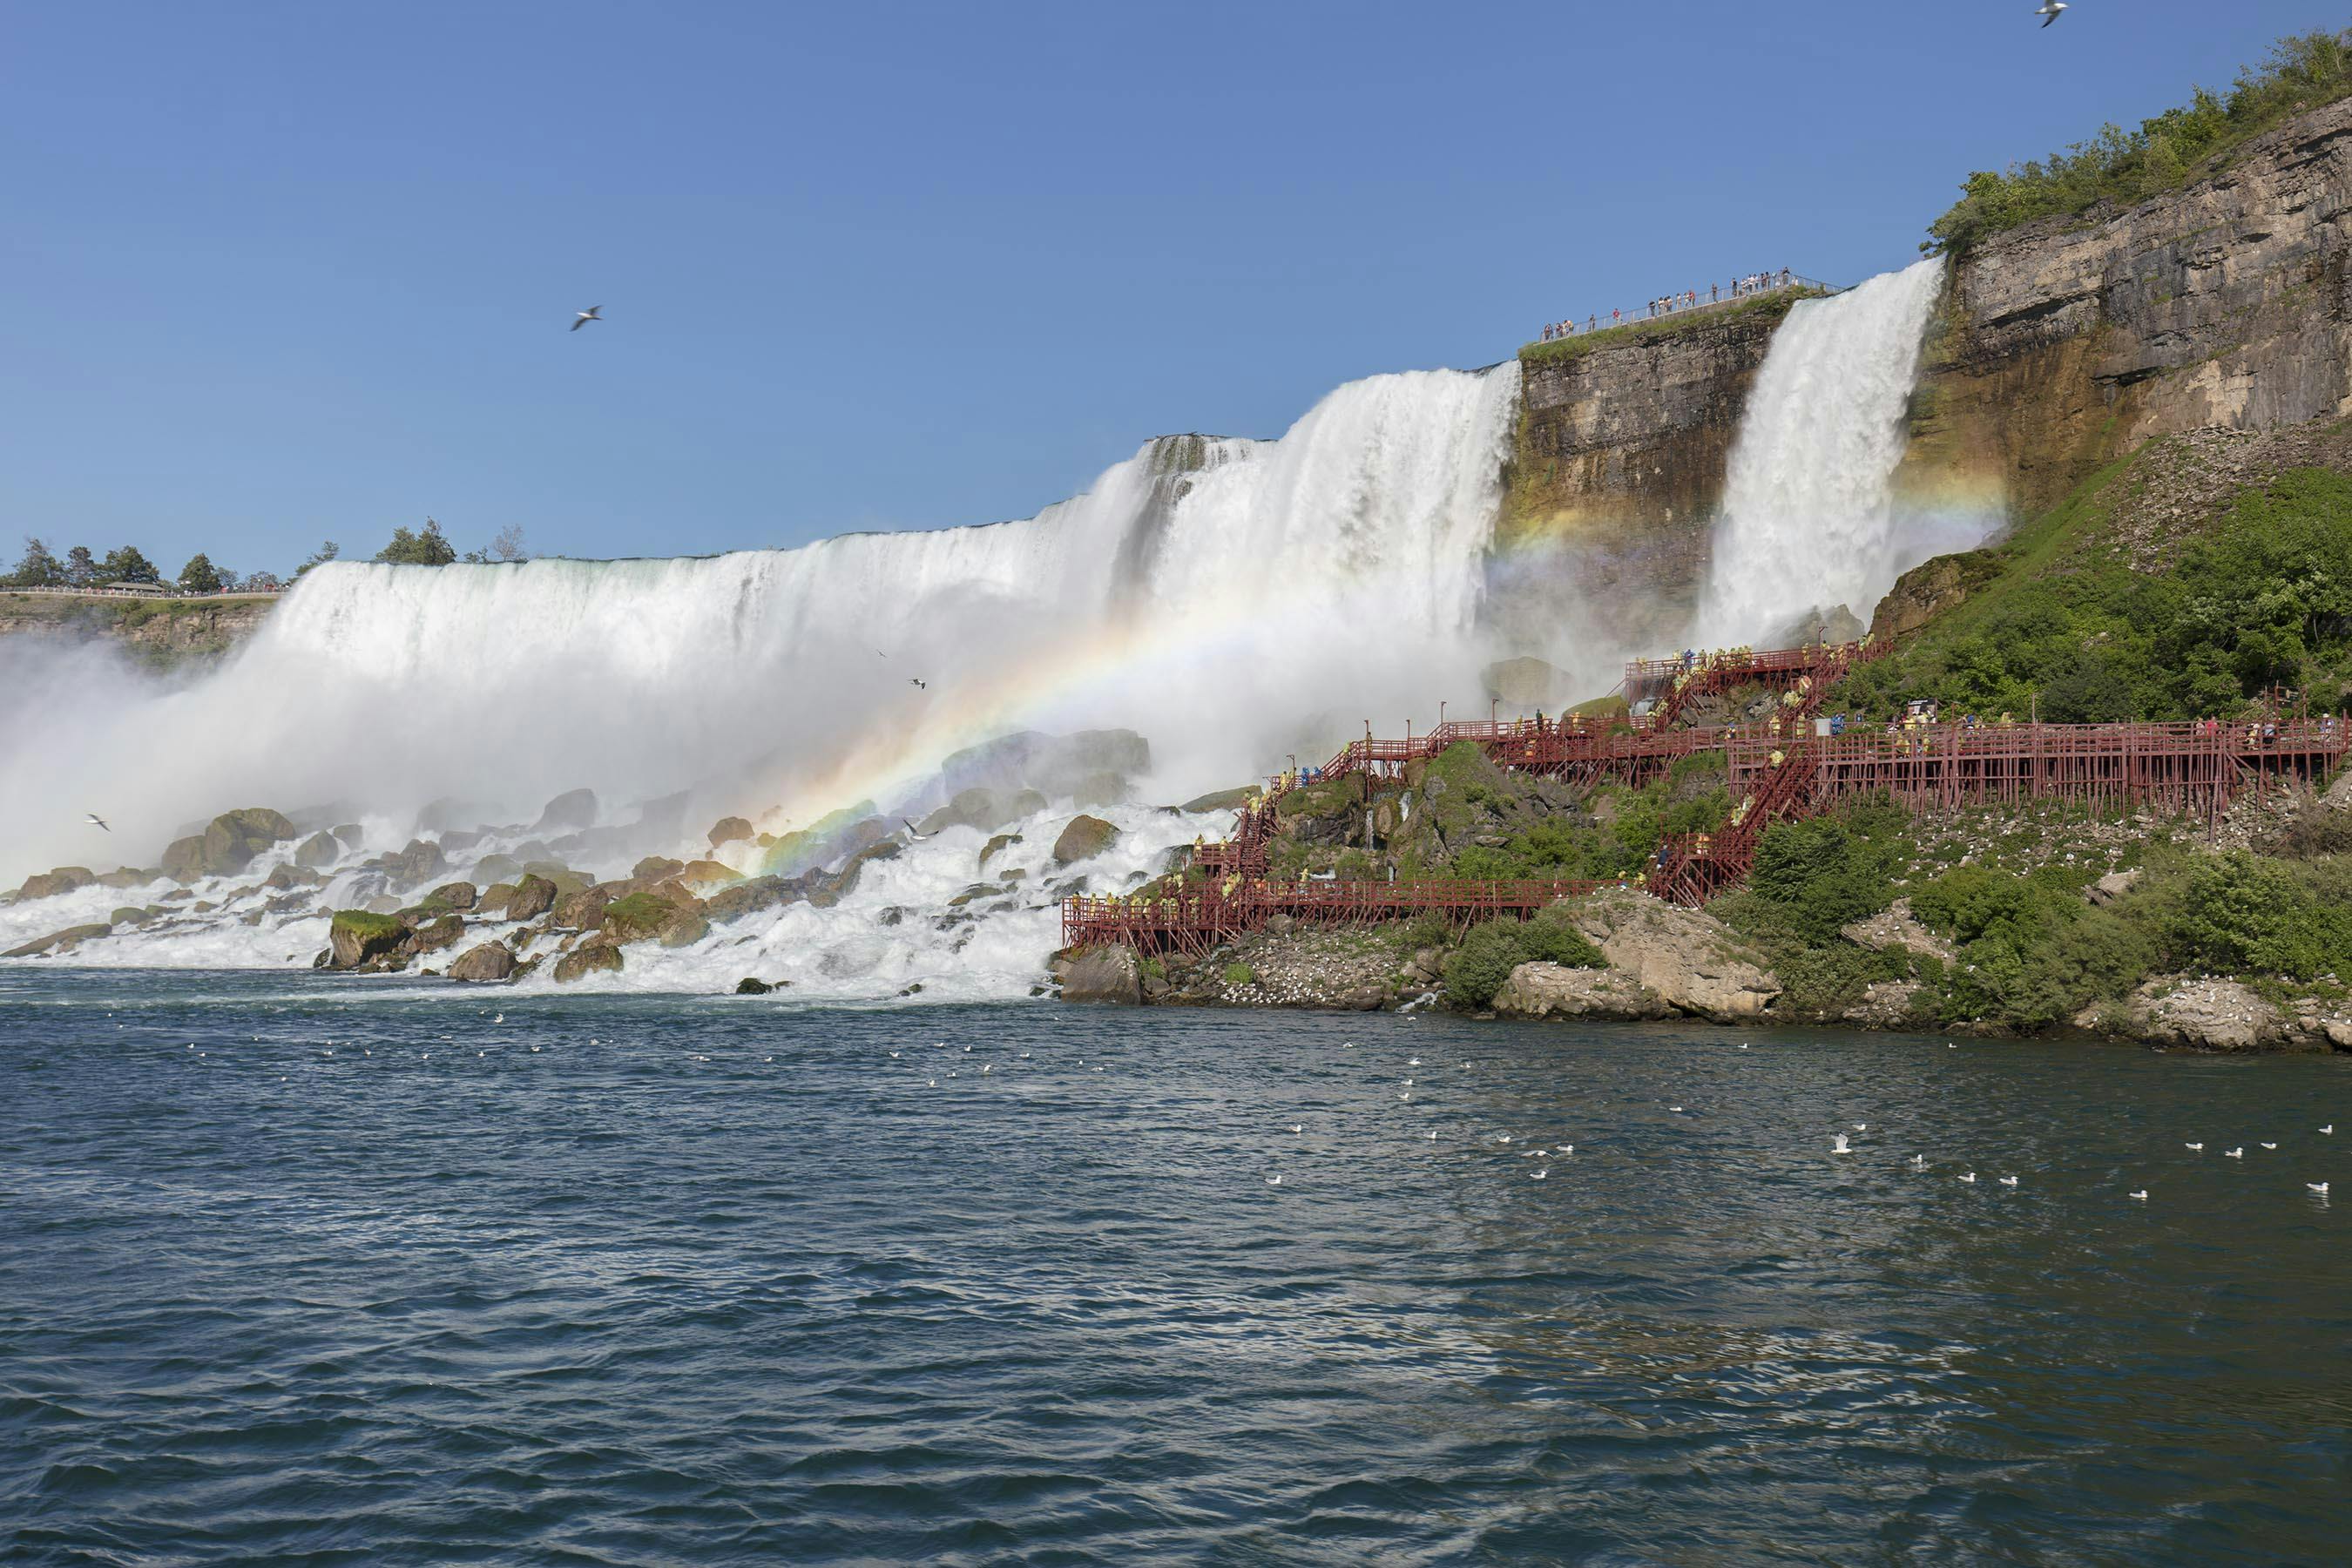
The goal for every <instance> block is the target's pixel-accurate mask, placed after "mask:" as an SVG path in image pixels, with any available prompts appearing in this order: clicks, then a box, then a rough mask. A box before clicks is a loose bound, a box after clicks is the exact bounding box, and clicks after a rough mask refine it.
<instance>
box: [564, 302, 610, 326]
mask: <svg viewBox="0 0 2352 1568" xmlns="http://www.w3.org/2000/svg"><path fill="white" fill-rule="evenodd" d="M603 309H604V306H602V305H591V306H589V307H588V308H587V309H586V310H574V311H572V331H575V332H576V331H579V330H580V329H581V328H583V327H584V326H586V325H587V324H588V323H589V322H591V321H603V320H604V317H602V316H600V315H598V314H597V313H596V312H597V311H599V310H603Z"/></svg>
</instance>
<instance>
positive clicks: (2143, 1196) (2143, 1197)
mask: <svg viewBox="0 0 2352 1568" xmlns="http://www.w3.org/2000/svg"><path fill="white" fill-rule="evenodd" d="M2124 1195H2125V1196H2126V1197H2129V1198H2137V1199H2138V1200H2139V1201H2140V1202H2141V1203H2146V1202H2147V1188H2146V1187H2142V1188H2141V1189H2140V1190H2139V1191H2137V1192H2136V1193H2126V1194H2124Z"/></svg>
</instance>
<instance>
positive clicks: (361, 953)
mask: <svg viewBox="0 0 2352 1568" xmlns="http://www.w3.org/2000/svg"><path fill="white" fill-rule="evenodd" d="M407 940H408V927H407V926H406V925H405V924H404V922H402V921H400V920H398V919H397V918H395V917H394V916H392V915H380V914H373V913H371V912H370V911H368V910H336V911H335V918H334V922H333V924H332V925H331V927H330V928H329V931H328V936H327V954H328V956H327V965H326V966H327V967H328V968H329V969H357V968H358V967H359V966H360V965H361V964H362V963H366V962H367V961H368V960H369V959H372V958H377V957H381V956H382V955H383V954H384V953H387V952H392V951H393V950H394V948H396V947H398V946H399V945H400V944H401V943H402V942H406V941H407Z"/></svg>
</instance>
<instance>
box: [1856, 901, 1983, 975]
mask: <svg viewBox="0 0 2352 1568" xmlns="http://www.w3.org/2000/svg"><path fill="white" fill-rule="evenodd" d="M1838 935H1840V936H1842V937H1843V938H1845V939H1846V941H1848V942H1853V944H1854V945H1856V946H1857V947H1866V948H1869V949H1870V950H1871V951H1872V952H1885V951H1886V950H1887V949H1889V948H1905V949H1907V950H1909V951H1910V952H1926V953H1933V954H1934V955H1935V956H1936V957H1937V958H1940V959H1942V960H1943V961H1944V962H1945V963H1951V962H1952V961H1953V958H1954V956H1955V955H1954V952H1953V950H1952V944H1951V943H1950V942H1946V941H1945V940H1944V939H1943V938H1942V937H1940V936H1937V934H1936V933H1935V932H1934V931H1929V930H1928V929H1927V927H1926V926H1923V925H1921V924H1920V923H1919V922H1918V921H1917V920H1916V918H1915V917H1914V916H1913V915H1912V913H1911V900H1908V899H1897V900H1895V902H1894V903H1893V904H1891V905H1889V906H1888V907H1887V908H1885V909H1884V910H1879V911H1878V913H1876V914H1874V915H1871V916H1868V917H1866V918H1865V919H1863V920H1858V921H1853V923H1852V924H1850V925H1844V926H1841V927H1839V928H1838Z"/></svg>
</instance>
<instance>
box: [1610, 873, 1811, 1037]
mask: <svg viewBox="0 0 2352 1568" xmlns="http://www.w3.org/2000/svg"><path fill="white" fill-rule="evenodd" d="M1566 908H1567V910H1568V915H1569V920H1570V922H1571V923H1573V924H1574V925H1575V926H1576V928H1577V929H1578V930H1579V931H1581V932H1583V933H1584V937H1585V940H1586V941H1588V942H1591V943H1592V944H1593V945H1594V946H1595V947H1597V948H1599V949H1600V950H1601V955H1602V956H1603V957H1605V958H1607V959H1608V960H1609V963H1610V964H1611V966H1612V968H1617V969H1622V970H1623V971H1625V972H1626V973H1629V974H1631V975H1632V976H1633V978H1634V979H1636V980H1638V981H1640V982H1641V984H1643V986H1644V987H1645V988H1646V989H1648V990H1650V991H1653V992H1654V993H1656V994H1658V995H1659V996H1660V997H1661V998H1663V999H1664V1001H1665V1002H1666V1003H1667V1005H1670V1006H1673V1007H1675V1008H1676V1009H1677V1010H1679V1011H1681V1012H1685V1013H1693V1014H1696V1015H1698V1016H1702V1017H1707V1018H1717V1019H1722V1020H1734V1019H1746V1018H1753V1017H1755V1016H1757V1015H1759V1014H1760V1013H1762V1012H1763V1011H1764V1010H1765V1009H1766V1008H1767V1007H1769V1006H1770V1005H1771V1004H1772V999H1773V998H1774V997H1776V996H1778V995H1780V979H1779V977H1778V976H1776V975H1774V974H1773V973H1772V972H1771V971H1770V970H1769V969H1768V968H1766V967H1765V966H1764V963H1763V960H1762V959H1761V957H1760V956H1759V955H1758V954H1757V953H1755V952H1751V951H1750V950H1749V949H1748V948H1747V947H1746V946H1745V945H1744V944H1742V943H1741V942H1740V941H1739V939H1738V937H1736V936H1734V935H1733V934H1732V932H1731V930H1730V928H1729V927H1727V926H1726V925H1725V924H1724V923H1723V922H1722V921H1718V920H1717V919H1715V918H1714V917H1713V916H1711V915H1707V914H1703V913H1701V912H1700V911H1698V910H1685V909H1682V908H1680V907H1678V906H1676V905H1674V904H1669V903H1665V902H1664V901H1662V900H1657V899H1654V898H1652V897H1650V896H1649V894H1647V893H1644V892H1642V891H1640V890H1638V889H1631V888H1611V889H1604V890H1602V891H1601V892H1599V893H1595V894H1593V895H1592V896H1591V897H1590V898H1587V899H1582V900H1578V901H1576V902H1574V903H1572V904H1570V905H1568V906H1566Z"/></svg>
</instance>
